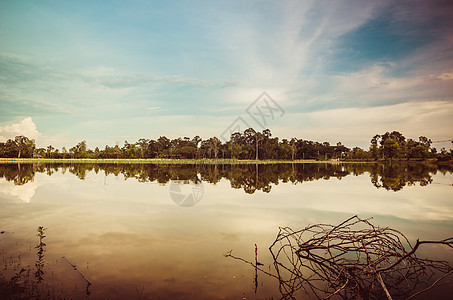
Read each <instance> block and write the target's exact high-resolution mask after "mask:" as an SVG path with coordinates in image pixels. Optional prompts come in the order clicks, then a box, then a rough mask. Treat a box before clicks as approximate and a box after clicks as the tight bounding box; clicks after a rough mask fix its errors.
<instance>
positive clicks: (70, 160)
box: [0, 158, 344, 165]
mask: <svg viewBox="0 0 453 300" xmlns="http://www.w3.org/2000/svg"><path fill="white" fill-rule="evenodd" d="M342 162H344V161H342ZM0 163H102V164H217V165H221V164H230V165H233V164H301V163H339V161H330V160H329V161H317V160H253V159H250V160H238V159H170V158H147V159H124V158H119V159H94V158H64V159H55V158H0Z"/></svg>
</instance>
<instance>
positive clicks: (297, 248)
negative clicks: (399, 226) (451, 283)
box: [225, 216, 453, 299]
mask: <svg viewBox="0 0 453 300" xmlns="http://www.w3.org/2000/svg"><path fill="white" fill-rule="evenodd" d="M369 220H370V219H360V218H359V217H357V216H353V217H351V218H349V219H347V220H346V221H344V222H342V223H341V224H339V225H336V226H334V225H328V224H316V225H311V226H308V227H306V228H304V229H302V230H297V231H294V230H292V229H291V228H288V227H284V228H280V231H279V233H278V235H277V237H276V239H275V241H274V242H273V243H272V245H271V246H270V247H269V250H270V253H271V255H272V257H273V260H274V262H273V267H274V269H275V274H271V273H270V272H268V271H265V270H262V269H260V268H259V267H258V266H256V265H254V264H253V262H248V263H250V264H251V265H253V266H254V267H255V268H257V269H258V270H260V271H262V272H264V273H266V274H267V275H270V276H272V277H275V278H277V279H278V281H279V288H280V293H281V294H282V299H294V295H295V292H296V291H299V290H303V291H305V292H306V293H307V294H309V295H311V296H313V297H315V298H318V299H330V298H340V299H360V298H361V299H385V298H387V299H411V298H413V297H415V296H417V295H419V294H420V293H423V292H425V291H427V290H429V289H431V288H433V287H434V286H436V285H439V284H441V283H442V280H443V279H444V278H445V277H447V276H449V275H450V274H453V267H452V266H450V265H449V264H448V262H445V261H435V260H431V259H426V258H419V257H417V255H416V251H417V249H419V247H420V246H421V245H423V244H442V245H445V246H447V247H451V248H453V237H451V238H448V239H445V240H440V241H419V240H417V241H416V243H415V245H412V244H411V243H410V242H409V240H408V239H407V238H406V237H405V236H404V235H403V234H402V233H401V232H399V231H398V230H395V229H391V228H388V227H385V228H381V227H378V226H374V225H373V224H371V223H370V222H369ZM225 256H227V257H232V258H235V259H240V260H242V261H246V260H244V259H241V258H238V257H235V256H233V255H232V254H231V252H230V253H228V254H226V255H225ZM246 262H247V261H246ZM272 273H274V272H272Z"/></svg>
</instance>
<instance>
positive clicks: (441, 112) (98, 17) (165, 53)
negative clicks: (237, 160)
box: [0, 0, 453, 148]
mask: <svg viewBox="0 0 453 300" xmlns="http://www.w3.org/2000/svg"><path fill="white" fill-rule="evenodd" d="M452 13H453V5H452V4H451V3H450V2H449V1H437V0H436V1H417V0H415V1H363V0H359V1H178V2H176V1H159V2H158V1H128V2H126V1H5V0H3V1H1V2H0V139H1V140H4V139H7V138H11V137H14V136H15V135H17V134H24V135H27V136H29V137H30V138H34V139H35V140H36V142H37V144H38V146H47V145H49V144H52V145H54V146H56V147H62V146H66V147H68V146H69V147H72V146H73V145H75V144H76V143H77V142H79V141H81V140H86V141H87V142H88V146H89V147H90V148H94V147H96V146H99V147H102V148H103V147H104V146H105V145H106V144H108V145H114V144H115V143H117V142H118V143H119V144H120V145H122V144H123V142H124V141H125V140H128V141H129V142H135V141H136V140H138V139H139V138H143V137H144V138H153V139H157V138H158V137H159V136H161V135H166V136H168V137H170V138H176V137H179V136H189V137H193V136H194V135H200V136H201V137H203V138H208V137H211V136H218V137H219V136H220V135H221V134H222V133H223V132H224V131H225V129H227V128H228V127H229V126H230V125H231V123H232V122H233V121H234V120H236V119H237V118H238V117H241V118H242V119H243V120H244V121H245V122H246V123H247V124H249V125H250V126H252V127H255V129H259V130H261V129H262V128H260V127H259V125H257V124H256V123H254V120H253V118H251V116H250V115H248V114H247V113H246V111H245V110H246V108H247V107H248V106H249V105H251V104H252V103H253V102H254V101H255V99H257V97H258V96H260V95H261V93H262V92H263V91H266V92H267V93H268V94H269V95H270V96H271V97H272V99H273V100H275V102H276V103H278V104H279V106H280V107H281V108H282V109H283V110H284V114H283V115H282V116H280V115H279V116H276V117H275V118H274V119H269V120H268V123H267V124H266V127H268V128H270V129H271V131H272V132H273V134H274V135H276V136H279V137H282V138H290V137H298V138H304V139H312V140H317V141H329V142H331V143H336V142H338V141H342V142H343V143H345V144H346V145H347V146H355V145H358V146H361V147H367V146H368V145H369V140H370V138H371V137H372V136H373V135H374V134H376V133H383V132H385V131H389V130H398V131H400V132H402V133H403V134H404V135H406V136H407V137H411V138H418V136H420V135H425V136H428V137H430V138H432V139H433V140H442V139H448V138H453V129H452V128H453V121H452V120H453V119H452V116H453V30H452V28H453V21H451V20H450V19H451V18H450V16H451V14H452ZM436 146H438V147H440V146H443V144H439V145H436ZM445 146H449V145H448V144H445Z"/></svg>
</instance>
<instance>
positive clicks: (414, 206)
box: [0, 163, 453, 299]
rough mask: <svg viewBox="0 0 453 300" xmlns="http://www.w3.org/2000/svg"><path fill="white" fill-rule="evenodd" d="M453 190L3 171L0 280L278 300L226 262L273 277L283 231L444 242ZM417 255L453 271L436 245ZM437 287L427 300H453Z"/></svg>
mask: <svg viewBox="0 0 453 300" xmlns="http://www.w3.org/2000/svg"><path fill="white" fill-rule="evenodd" d="M452 184H453V167H452V166H448V165H446V166H440V165H435V164H427V163H425V164H422V163H419V164H416V163H412V164H403V163H393V164H387V165H384V164H377V163H366V164H365V163H348V164H344V163H299V164H267V165H251V164H248V165H176V164H174V165H153V164H129V165H127V164H90V163H76V164H31V163H30V164H17V163H4V164H0V231H2V234H1V235H0V251H1V252H0V253H1V255H0V257H1V260H2V271H1V274H0V282H1V281H3V283H4V284H5V282H6V283H11V282H13V281H14V285H10V286H12V287H11V288H10V289H9V290H5V291H4V293H16V295H23V294H26V293H31V294H33V296H35V297H42V298H49V297H55V298H64V297H66V298H75V299H84V298H86V299H124V298H128V299H279V298H281V297H282V295H281V293H280V291H279V282H278V280H276V279H275V278H273V277H271V276H268V275H266V274H265V273H263V272H260V271H258V272H257V273H255V269H254V268H253V266H251V265H249V264H247V263H244V262H243V261H240V260H237V259H233V258H231V257H225V256H224V254H226V253H229V251H231V250H232V251H231V252H230V253H232V254H233V255H235V256H236V257H240V258H243V259H245V260H248V261H252V262H254V261H255V251H257V259H258V260H259V261H260V262H261V263H262V264H263V266H262V267H261V268H262V269H263V270H266V271H268V272H271V273H272V265H273V259H272V256H271V254H270V252H269V250H268V248H269V246H270V245H271V244H272V243H273V241H274V240H275V238H276V235H277V233H278V232H279V227H284V226H288V227H290V228H292V229H294V230H298V229H302V228H305V227H307V226H308V225H313V224H318V223H322V224H333V225H336V224H340V223H341V222H343V221H344V220H346V219H348V218H350V217H351V216H354V215H358V216H359V217H360V218H373V219H371V220H370V222H372V223H373V224H374V225H376V226H380V227H387V226H388V227H391V228H394V229H397V230H399V231H401V232H402V233H404V235H405V236H406V237H407V238H408V240H409V241H410V242H411V243H415V241H416V240H417V239H420V240H440V239H445V238H447V237H451V236H453V217H452V216H453V201H452V199H453V197H452V195H453V193H452V192H453V186H452ZM39 226H42V227H44V228H45V229H44V230H43V231H42V232H41V233H42V236H41V243H40V237H38V236H37V234H38V231H37V230H38V227H39ZM255 244H256V250H255ZM417 255H418V256H420V257H429V258H430V259H435V260H445V261H448V262H450V264H452V263H453V249H452V248H448V247H446V246H444V245H422V246H421V247H420V249H419V250H418V251H417ZM15 275H16V278H13V277H14V276H15ZM445 282H446V283H447V284H444V285H441V286H439V287H438V288H435V289H432V290H431V291H430V292H429V293H430V294H431V295H433V297H434V296H436V297H439V298H442V297H446V295H448V294H449V293H453V284H452V279H451V278H449V277H447V278H446V279H445ZM0 295H1V294H0ZM450 295H451V294H450ZM293 297H295V298H296V299H310V298H311V296H309V295H306V294H305V293H304V292H303V290H296V291H295V293H294V295H293ZM425 297H426V294H425ZM0 298H1V297H0ZM332 299H335V298H332ZM418 299H423V296H421V297H419V298H418Z"/></svg>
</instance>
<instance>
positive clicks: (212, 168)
mask: <svg viewBox="0 0 453 300" xmlns="http://www.w3.org/2000/svg"><path fill="white" fill-rule="evenodd" d="M59 170H61V172H62V173H66V172H69V173H72V174H74V175H76V176H77V178H79V179H81V180H85V179H86V177H87V174H88V172H91V171H93V172H95V173H96V174H98V173H99V172H104V174H105V176H108V175H110V174H113V175H115V176H119V175H122V176H123V177H124V179H125V180H128V179H136V180H138V181H139V182H154V181H155V182H158V183H162V184H164V183H167V182H169V181H170V180H180V181H182V182H187V183H189V182H195V183H198V182H199V181H200V178H201V180H203V181H205V182H209V183H212V184H216V183H218V182H219V181H220V180H221V179H222V178H225V179H227V180H229V181H230V184H231V187H233V188H236V189H243V190H244V191H245V192H246V193H249V194H253V193H254V192H255V191H257V190H260V191H263V192H266V193H268V192H270V191H271V188H272V185H278V184H279V183H280V182H284V183H288V182H291V183H293V184H297V183H302V182H304V181H314V180H319V179H324V180H329V179H330V178H337V179H341V178H343V177H345V176H348V175H355V176H358V175H361V174H364V173H369V174H370V178H371V183H372V184H373V185H374V186H375V187H377V188H384V189H386V190H392V191H399V190H401V189H402V188H403V187H405V186H406V185H409V186H410V185H414V184H416V183H418V184H420V185H421V186H426V185H428V184H430V183H432V177H431V176H432V175H433V174H436V173H437V172H440V173H442V174H446V173H447V172H449V173H452V172H453V166H450V165H436V164H410V163H393V164H378V163H366V164H360V163H357V164H330V163H314V164H313V163H304V164H259V165H258V164H257V165H254V164H245V165H240V164H233V165H231V164H218V165H212V164H205V165H201V164H194V165H187V164H184V165H177V164H169V165H164V164H106V163H104V164H102V163H101V164H92V163H72V164H60V163H57V164H0V177H4V178H5V179H6V180H8V181H14V183H15V184H16V185H23V184H25V183H27V182H28V181H32V180H33V178H34V175H35V173H36V172H38V173H46V174H47V175H49V176H50V175H52V174H53V173H55V172H57V171H59Z"/></svg>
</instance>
